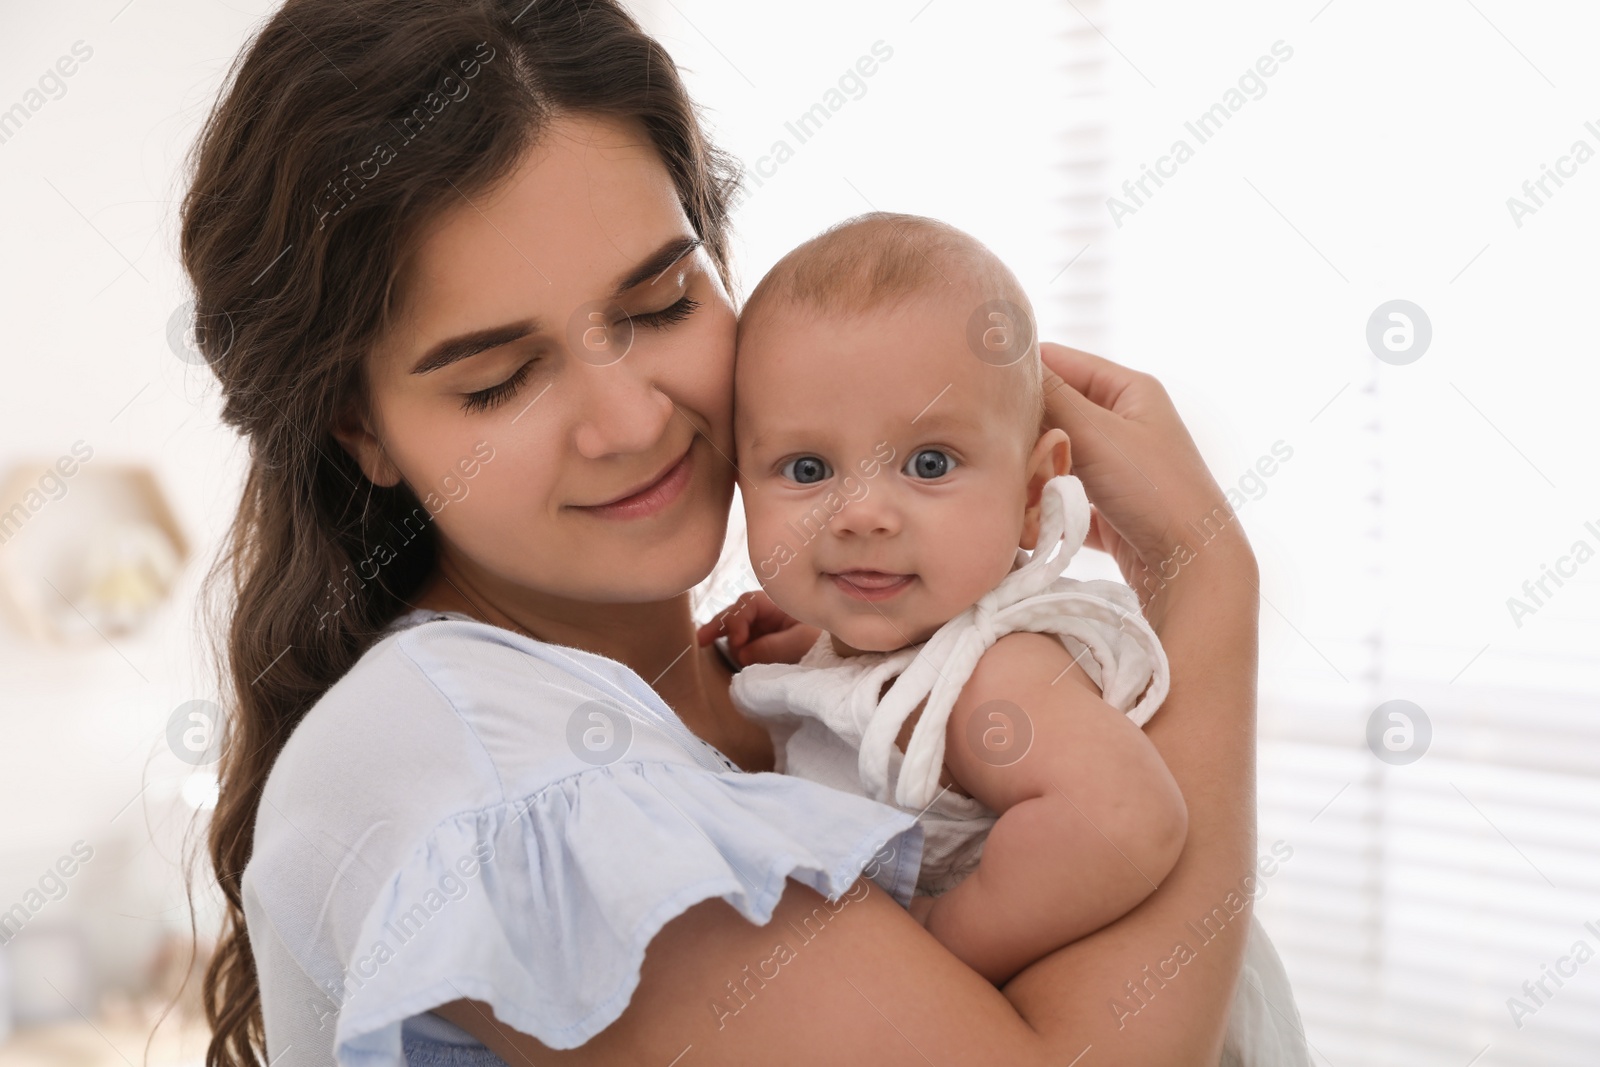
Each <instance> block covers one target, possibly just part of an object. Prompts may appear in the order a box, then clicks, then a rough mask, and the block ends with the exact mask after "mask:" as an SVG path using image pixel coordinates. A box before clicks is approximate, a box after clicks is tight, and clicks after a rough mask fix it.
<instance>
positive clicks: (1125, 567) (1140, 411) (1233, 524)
mask: <svg viewBox="0 0 1600 1067" xmlns="http://www.w3.org/2000/svg"><path fill="white" fill-rule="evenodd" d="M1039 352H1040V354H1041V356H1042V357H1043V362H1044V391H1045V409H1046V418H1047V420H1048V421H1049V423H1050V424H1051V425H1054V426H1058V427H1060V428H1061V429H1063V430H1065V431H1066V432H1067V436H1068V437H1070V438H1071V439H1072V469H1071V473H1072V474H1074V475H1076V476H1077V477H1078V478H1079V480H1081V481H1082V482H1083V487H1084V492H1085V493H1086V494H1087V495H1088V497H1089V500H1090V501H1091V502H1092V503H1093V508H1092V509H1091V512H1090V524H1089V535H1088V538H1087V539H1086V540H1085V542H1084V543H1085V544H1087V545H1088V546H1089V547H1090V548H1096V549H1099V550H1101V551H1103V552H1107V553H1110V555H1111V556H1112V557H1113V558H1114V559H1115V560H1116V561H1117V566H1118V567H1120V568H1121V569H1122V575H1123V578H1124V580H1125V581H1127V583H1128V584H1129V585H1130V586H1132V587H1133V589H1134V590H1135V591H1136V592H1137V593H1138V594H1139V600H1140V603H1141V604H1145V605H1146V606H1147V607H1148V606H1149V603H1150V601H1151V600H1152V599H1153V598H1154V597H1155V595H1156V594H1157V593H1159V592H1160V591H1161V589H1162V588H1163V587H1164V586H1165V585H1166V584H1167V583H1168V582H1170V581H1172V580H1173V579H1174V578H1175V577H1177V575H1178V572H1179V570H1180V568H1182V567H1185V566H1187V565H1188V563H1189V562H1190V561H1191V560H1193V559H1196V558H1198V557H1200V556H1201V555H1202V554H1205V555H1219V556H1220V555H1224V554H1226V555H1228V556H1229V557H1230V558H1232V559H1240V558H1246V559H1250V560H1252V561H1253V553H1252V552H1251V549H1250V544H1249V541H1248V540H1246V538H1245V536H1244V531H1243V528H1242V527H1241V526H1240V525H1239V524H1238V522H1237V521H1236V516H1235V515H1234V513H1233V509H1232V508H1230V507H1229V506H1228V502H1227V498H1226V497H1224V496H1223V493H1222V490H1221V488H1220V487H1219V486H1218V485H1217V482H1216V479H1215V478H1213V477H1212V476H1211V472H1210V471H1209V470H1208V469H1207V468H1206V465H1205V461H1204V460H1203V459H1201V458H1200V450H1199V449H1198V448H1196V447H1195V443H1194V439H1193V438H1192V437H1190V436H1189V431H1188V430H1187V429H1186V428H1185V427H1184V425H1183V421H1182V420H1181V419H1180V418H1179V417H1178V412H1177V409H1176V408H1174V407H1173V405H1172V399H1171V397H1169V396H1168V395H1167V391H1166V389H1165V388H1164V387H1163V386H1162V384H1161V383H1160V382H1159V381H1157V380H1156V379H1155V378H1154V377H1152V376H1151V375H1149V374H1145V373H1142V372H1140V371H1135V370H1130V369H1128V368H1127V367H1124V366H1121V365H1120V364H1117V363H1113V362H1111V361H1110V360H1109V359H1102V358H1101V357H1099V356H1094V355H1090V354H1089V353H1087V352H1080V351H1078V350H1077V349H1075V348H1068V347H1066V346H1065V345H1057V344H1050V343H1048V342H1044V343H1041V344H1040V345H1039ZM1252 565H1253V562H1252Z"/></svg>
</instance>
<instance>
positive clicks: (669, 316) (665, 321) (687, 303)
mask: <svg viewBox="0 0 1600 1067" xmlns="http://www.w3.org/2000/svg"><path fill="white" fill-rule="evenodd" d="M699 306H700V301H698V300H692V299H690V297H689V295H688V294H687V293H685V294H684V295H683V296H682V297H681V298H680V299H679V300H678V301H677V302H676V303H672V304H668V305H667V306H666V307H664V308H662V309H661V310H660V311H646V312H643V313H642V314H639V315H630V316H628V317H629V318H630V319H632V320H633V321H634V322H636V323H638V324H639V325H641V326H649V327H652V328H655V327H660V326H671V325H672V324H673V323H677V322H682V321H683V320H684V319H686V318H688V317H689V316H690V315H692V314H694V311H695V309H696V308H698V307H699Z"/></svg>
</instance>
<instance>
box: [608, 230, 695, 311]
mask: <svg viewBox="0 0 1600 1067" xmlns="http://www.w3.org/2000/svg"><path fill="white" fill-rule="evenodd" d="M700 245H701V240H700V238H698V237H694V236H691V235H688V234H685V235H684V236H682V237H674V238H673V239H672V240H670V241H668V242H667V243H666V244H664V245H662V246H661V247H660V248H658V249H656V250H655V251H654V252H653V253H651V254H650V255H649V256H647V257H646V258H645V260H644V261H643V262H642V263H640V264H639V265H638V266H637V267H634V268H633V269H632V270H630V271H628V273H626V274H624V275H623V276H622V277H621V278H619V279H617V285H616V288H615V289H613V290H612V292H611V295H612V296H621V295H622V294H623V293H626V292H627V291H628V290H629V289H632V288H633V287H634V286H636V285H638V284H639V283H640V282H643V281H654V280H655V279H656V278H658V277H660V276H661V275H663V274H665V273H666V272H667V271H668V269H669V268H671V266H672V265H673V264H674V263H676V262H678V260H680V259H682V258H683V257H684V256H686V255H688V254H689V253H690V252H693V251H694V250H695V249H697V248H699V247H700Z"/></svg>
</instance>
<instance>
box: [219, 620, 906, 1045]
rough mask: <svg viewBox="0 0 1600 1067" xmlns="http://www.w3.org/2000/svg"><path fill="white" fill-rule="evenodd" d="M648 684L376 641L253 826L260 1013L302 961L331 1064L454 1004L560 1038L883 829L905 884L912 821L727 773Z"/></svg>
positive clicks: (802, 787) (580, 668)
mask: <svg viewBox="0 0 1600 1067" xmlns="http://www.w3.org/2000/svg"><path fill="white" fill-rule="evenodd" d="M346 682H348V683H349V684H348V685H347V684H345V683H346ZM341 686H342V687H343V688H342V689H341V688H340V687H341ZM638 687H643V683H642V681H639V680H638V677H637V675H634V674H633V673H632V672H631V671H628V670H627V668H626V667H624V666H623V665H621V664H617V663H614V662H613V661H610V660H606V659H604V657H599V656H592V655H590V654H587V653H582V652H581V651H579V650H576V649H564V648H561V647H560V646H552V645H545V644H542V643H540V642H533V641H529V640H528V639H526V638H523V637H521V636H519V635H517V634H514V633H511V632H509V631H501V630H498V629H497V628H495V627H490V626H487V625H484V624H480V623H476V622H471V621H464V620H461V619H431V620H429V621H426V622H423V623H420V624H418V625H415V626H407V627H403V628H400V629H398V630H396V631H394V632H392V633H390V634H388V635H386V636H385V637H384V638H383V639H382V640H380V641H379V642H378V643H377V644H376V645H374V646H373V648H372V649H371V650H369V652H368V654H367V655H366V656H364V657H363V658H362V660H361V661H360V662H359V663H358V664H357V666H356V668H354V669H352V671H351V672H350V673H349V674H348V675H347V676H346V678H345V679H341V681H340V683H339V685H337V686H335V687H334V689H333V690H330V691H329V694H328V696H327V698H326V699H325V701H324V702H319V704H318V706H317V707H316V708H315V709H314V710H313V712H312V713H311V714H310V715H308V716H307V718H306V720H305V722H304V723H303V724H302V730H305V729H306V728H307V727H309V730H307V731H306V732H304V733H302V732H301V731H300V730H297V731H296V734H295V736H294V737H293V738H292V739H291V742H292V744H293V745H297V746H298V747H297V748H294V749H293V750H292V751H291V749H290V748H286V750H285V754H284V758H286V759H288V760H289V767H290V769H289V770H287V772H286V773H284V774H282V775H280V774H279V769H278V768H275V769H274V772H273V774H274V778H273V780H272V781H270V782H269V785H268V789H267V792H266V795H265V796H264V798H263V804H262V807H261V812H260V815H259V816H258V818H257V823H256V835H257V836H256V848H255V850H254V852H253V854H252V857H251V860H250V864H249V866H248V867H247V869H246V873H245V887H244V895H245V910H246V916H247V919H248V920H249V927H250V931H251V938H252V944H253V945H257V944H259V958H261V959H268V958H269V957H270V958H271V959H272V960H273V961H275V962H273V963H272V964H271V967H270V968H269V969H270V970H271V972H272V980H270V981H269V979H268V978H267V977H266V971H265V970H264V972H263V973H264V978H263V985H262V990H263V1009H264V1011H265V1012H266V1013H267V1016H268V1020H269V1023H273V1022H276V1021H280V1020H281V1021H282V1022H283V1025H289V1020H290V1019H291V1018H292V1017H293V1013H295V1012H298V1011H302V1010H303V1005H301V1004H297V1003H290V1002H288V1000H286V999H284V994H283V993H282V992H280V991H281V990H283V989H286V988H290V987H291V986H292V985H293V982H294V981H299V980H300V979H299V978H298V976H300V975H304V976H308V977H310V978H311V979H312V980H313V981H315V982H316V983H317V984H318V985H319V986H321V987H323V988H325V989H328V997H329V998H330V999H331V1001H332V1004H333V1005H334V1006H336V1007H337V1009H338V1014H339V1023H338V1027H337V1033H336V1034H332V1033H330V1034H326V1035H322V1037H323V1038H325V1039H327V1040H329V1041H331V1042H333V1043H334V1044H336V1045H337V1048H338V1051H339V1053H340V1054H341V1058H349V1059H351V1060H354V1059H358V1058H364V1057H370V1058H371V1062H374V1063H380V1062H381V1063H393V1062H395V1061H394V1060H393V1059H391V1058H389V1056H390V1054H391V1053H392V1052H393V1051H394V1050H395V1049H396V1048H398V1042H397V1037H398V1032H399V1026H400V1024H401V1023H402V1022H403V1020H404V1019H405V1018H407V1017H409V1016H411V1015H414V1014H416V1013H417V1012H419V1011H424V1010H427V1009H429V1008H432V1007H435V1006H437V1005H439V1004H441V1003H444V1002H446V1001H449V1000H454V999H457V998H458V997H460V996H462V995H467V996H474V997H478V998H480V999H483V1000H486V1001H489V1002H490V1003H492V1004H493V1005H494V1008H495V1011H496V1014H497V1015H498V1016H499V1017H500V1018H501V1019H503V1020H505V1021H506V1022H507V1023H509V1024H510V1025H512V1026H514V1027H515V1028H517V1029H519V1030H521V1031H523V1032H524V1033H529V1034H533V1035H535V1036H536V1037H538V1038H539V1039H540V1040H542V1041H544V1042H545V1043H547V1044H549V1045H551V1046H552V1047H555V1048H569V1047H572V1046H574V1045H577V1044H581V1043H583V1042H584V1041H586V1040H587V1039H588V1038H589V1037H591V1036H592V1035H593V1034H594V1033H596V1032H597V1031H598V1030H600V1029H601V1028H603V1027H604V1026H605V1025H607V1024H608V1023H609V1022H611V1021H612V1020H613V1019H615V1018H616V1016H617V1015H618V1014H619V1013H620V1012H621V1010H622V1008H623V1007H624V1006H625V1005H626V1004H627V1001H628V998H629V996H630V995H631V993H632V990H633V988H634V987H635V986H636V985H637V983H638V980H639V966H640V962H641V960H642V959H643V955H644V951H645V946H646V945H647V944H648V943H649V941H650V939H651V938H652V937H653V936H654V934H655V933H656V931H657V930H659V929H660V927H661V926H662V925H663V924H664V923H666V922H667V921H668V920H669V919H671V918H672V917H673V916H675V915H678V914H680V913H681V912H682V911H683V910H685V909H686V908H688V907H690V906H691V905H692V904H694V903H696V902H698V901H700V900H704V899H707V898H710V897H721V898H722V899H724V900H726V901H728V902H729V903H730V904H731V905H733V906H734V907H735V908H736V909H738V910H739V911H740V912H741V913H742V914H743V915H744V916H745V917H746V918H747V919H748V920H749V921H751V922H755V923H764V922H766V921H768V920H769V919H770V917H771V914H772V909H773V908H774V907H775V905H776V902H777V900H778V899H779V897H780V895H781V894H782V892H783V887H784V884H785V881H786V880H787V879H788V878H794V879H796V880H799V881H801V882H803V883H805V884H807V885H810V886H812V887H813V888H815V889H816V890H818V891H819V892H822V893H824V894H825V895H828V896H830V897H831V896H836V895H838V894H839V893H841V892H843V891H844V889H846V888H848V887H849V885H850V884H851V882H852V881H853V880H854V879H855V878H856V877H857V875H858V874H859V873H860V872H861V870H862V868H863V867H864V866H865V865H866V864H867V863H868V862H869V861H871V860H873V858H874V856H876V855H878V854H879V853H880V852H882V851H883V850H884V847H885V845H886V844H888V843H890V842H895V846H894V847H893V848H892V849H890V850H888V851H887V852H884V853H883V857H884V858H880V860H879V864H878V865H879V866H880V867H884V868H885V870H884V871H883V872H881V873H880V875H879V876H880V877H883V878H885V879H887V880H888V881H890V882H892V883H893V884H894V885H896V886H897V887H900V886H902V885H909V883H910V881H912V880H914V878H915V872H916V865H917V860H918V858H919V856H920V842H921V837H920V829H919V828H918V827H917V824H916V822H915V820H914V818H912V817H911V816H910V815H907V814H905V813H902V812H900V811H897V810H895V809H894V808H891V807H887V806H883V805H878V804H874V803H872V802H871V801H868V800H866V799H865V798H861V797H854V796H850V795H847V794H844V793H839V792H836V791H834V790H830V789H827V788H826V787H824V786H818V785H816V784H815V783H812V782H807V781H803V780H801V779H797V778H789V777H785V776H783V775H776V774H770V773H760V774H747V773H744V772H741V771H738V770H737V769H731V770H730V769H728V768H727V767H725V766H722V765H721V764H720V762H719V761H718V760H716V759H715V758H714V755H712V754H708V752H707V751H706V750H707V749H708V748H709V746H704V744H703V742H698V739H694V742H696V743H698V745H699V746H700V747H696V744H695V743H690V742H681V741H680V739H679V738H678V737H677V736H676V735H675V733H674V732H673V731H674V726H673V723H674V722H676V719H675V717H673V718H672V720H671V721H670V722H669V721H668V720H667V719H666V718H664V717H663V712H664V713H665V715H666V716H670V715H671V713H670V711H667V710H666V709H665V705H662V704H661V703H660V700H659V698H653V702H652V701H651V700H646V699H644V698H643V697H642V696H641V695H640V694H639V693H638V691H637V688H638ZM643 688H645V689H646V690H647V689H648V687H643ZM335 690H338V691H337V692H335ZM397 705H401V706H403V707H401V710H399V711H398V712H397V711H396V710H395V709H396V706H397ZM497 705H499V706H498V707H497ZM675 728H676V729H682V724H681V723H678V724H677V725H676V727H675ZM684 733H685V734H687V731H686V730H685V731H684ZM397 735H410V736H408V737H406V738H404V739H402V738H400V737H399V736H397ZM688 736H689V737H690V738H693V735H692V734H690V735H688ZM362 739H365V740H366V741H367V742H368V743H367V744H366V745H365V746H362V745H361V744H360V742H361V740H362ZM713 751H714V750H713ZM319 772H320V775H319ZM322 775H325V777H324V776H322ZM574 975H581V976H583V978H584V980H583V981H582V982H575V981H574V980H573V976H574ZM340 976H342V985H341V984H340ZM330 980H331V981H332V982H333V985H331V986H330V984H329V983H330ZM329 1051H332V1050H331V1049H330V1050H329ZM328 1058H329V1059H332V1058H334V1057H333V1056H329V1057H328Z"/></svg>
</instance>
